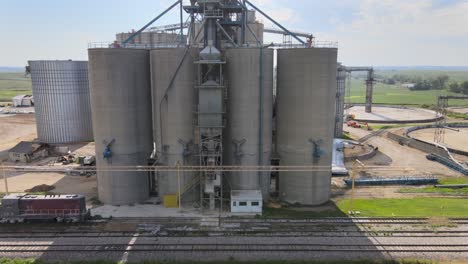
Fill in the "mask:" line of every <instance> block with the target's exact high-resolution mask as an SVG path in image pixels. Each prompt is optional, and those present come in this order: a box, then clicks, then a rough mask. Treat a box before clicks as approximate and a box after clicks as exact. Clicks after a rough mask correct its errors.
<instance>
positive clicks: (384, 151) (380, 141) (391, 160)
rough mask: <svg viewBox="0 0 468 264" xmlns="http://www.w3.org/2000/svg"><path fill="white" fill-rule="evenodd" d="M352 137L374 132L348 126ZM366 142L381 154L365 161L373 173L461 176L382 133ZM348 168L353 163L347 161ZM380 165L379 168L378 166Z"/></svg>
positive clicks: (360, 136)
mask: <svg viewBox="0 0 468 264" xmlns="http://www.w3.org/2000/svg"><path fill="white" fill-rule="evenodd" d="M346 129H347V131H349V133H350V135H351V137H353V138H354V139H360V138H362V137H365V136H367V135H369V134H370V133H372V131H367V130H365V129H361V128H352V127H346ZM365 143H368V144H371V145H373V146H375V147H378V148H379V152H380V155H376V156H375V157H374V158H372V159H369V160H366V161H363V163H364V164H365V165H367V166H369V167H370V166H372V167H371V168H366V171H368V172H369V173H371V174H375V175H381V176H404V175H430V174H433V175H436V176H460V175H461V174H460V173H458V172H455V171H453V170H451V169H449V168H447V167H446V166H444V165H442V164H439V163H437V162H433V161H430V160H427V159H426V155H427V153H425V152H422V151H419V150H417V149H414V148H410V147H408V146H401V145H400V144H398V143H397V142H395V141H393V140H390V139H388V138H386V137H385V135H384V134H380V135H377V136H374V137H371V138H369V139H368V140H367V141H366V142H365ZM346 166H347V167H348V168H351V167H352V163H351V162H348V163H346ZM376 166H378V168H377V167H376Z"/></svg>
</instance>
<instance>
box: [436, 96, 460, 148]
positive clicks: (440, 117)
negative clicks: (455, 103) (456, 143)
mask: <svg viewBox="0 0 468 264" xmlns="http://www.w3.org/2000/svg"><path fill="white" fill-rule="evenodd" d="M450 99H459V100H468V96H453V95H452V96H449V95H441V96H438V97H437V112H436V119H437V121H436V124H435V128H436V129H435V131H434V142H435V143H436V144H444V140H445V129H448V128H449V127H448V126H447V119H446V118H445V115H446V111H447V107H448V106H449V103H448V102H449V100H450Z"/></svg>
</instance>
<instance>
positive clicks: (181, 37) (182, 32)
mask: <svg viewBox="0 0 468 264" xmlns="http://www.w3.org/2000/svg"><path fill="white" fill-rule="evenodd" d="M179 4H180V42H179V43H180V45H181V46H182V45H183V44H184V15H183V10H184V6H183V5H182V0H180V1H179ZM187 35H188V34H187Z"/></svg>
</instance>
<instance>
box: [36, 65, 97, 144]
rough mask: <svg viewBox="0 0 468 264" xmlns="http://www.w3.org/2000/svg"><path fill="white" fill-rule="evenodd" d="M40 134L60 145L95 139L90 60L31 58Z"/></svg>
mask: <svg viewBox="0 0 468 264" xmlns="http://www.w3.org/2000/svg"><path fill="white" fill-rule="evenodd" d="M29 66H30V70H31V80H32V88H33V95H34V102H35V112H36V127H37V136H38V138H39V140H40V141H41V142H44V143H50V144H58V143H72V142H82V141H92V140H93V128H92V122H91V106H90V98H89V85H88V62H86V61H71V60H70V61H29Z"/></svg>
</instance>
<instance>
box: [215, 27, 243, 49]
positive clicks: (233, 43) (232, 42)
mask: <svg viewBox="0 0 468 264" xmlns="http://www.w3.org/2000/svg"><path fill="white" fill-rule="evenodd" d="M215 22H216V25H217V26H218V28H219V29H221V32H223V33H224V35H225V36H226V37H227V38H228V40H229V42H231V44H232V45H234V47H236V48H237V47H239V46H238V45H237V44H236V43H235V42H234V40H232V38H231V37H230V36H229V34H228V33H227V32H226V30H224V28H223V26H221V24H219V22H218V21H215Z"/></svg>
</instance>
